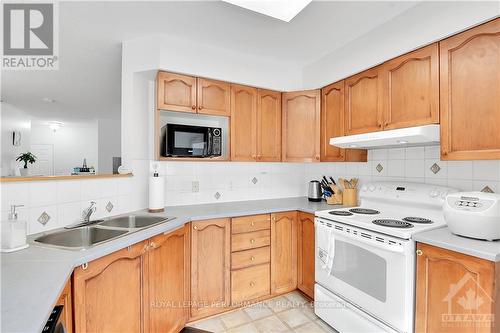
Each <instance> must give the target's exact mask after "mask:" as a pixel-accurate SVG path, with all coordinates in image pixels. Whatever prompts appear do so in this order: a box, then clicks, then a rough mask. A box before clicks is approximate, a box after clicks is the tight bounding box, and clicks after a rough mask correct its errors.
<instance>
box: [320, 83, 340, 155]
mask: <svg viewBox="0 0 500 333" xmlns="http://www.w3.org/2000/svg"><path fill="white" fill-rule="evenodd" d="M321 96H322V103H321V161H330V162H333V161H344V158H345V156H344V149H341V148H338V147H335V146H332V145H330V138H334V137H338V136H343V135H344V81H340V82H337V83H334V84H331V85H329V86H327V87H325V88H323V89H321Z"/></svg>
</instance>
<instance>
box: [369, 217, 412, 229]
mask: <svg viewBox="0 0 500 333" xmlns="http://www.w3.org/2000/svg"><path fill="white" fill-rule="evenodd" d="M372 223H373V224H376V225H381V226H383V227H390V228H402V229H405V228H413V224H411V223H408V222H403V221H399V220H390V219H382V220H373V221H372Z"/></svg>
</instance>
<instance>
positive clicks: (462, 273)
mask: <svg viewBox="0 0 500 333" xmlns="http://www.w3.org/2000/svg"><path fill="white" fill-rule="evenodd" d="M417 254H418V255H417V275H416V276H417V279H416V309H415V316H416V317H415V332H416V333H434V332H440V333H448V332H449V333H451V332H461V333H490V332H498V327H497V323H492V322H491V321H489V320H491V319H492V317H493V316H494V314H495V313H496V314H497V315H498V313H499V312H498V311H499V309H500V305H498V303H497V302H496V303H497V308H496V309H495V297H497V296H496V295H495V293H496V292H497V291H496V288H498V287H495V284H497V283H498V282H500V276H499V275H498V274H499V273H498V271H497V272H496V274H497V277H496V278H495V263H494V262H491V261H487V260H483V259H479V258H476V257H472V256H468V255H465V254H461V253H457V252H453V251H449V250H445V249H441V248H439V247H434V246H430V245H426V244H420V243H419V244H418V245H417ZM497 266H498V267H500V265H498V264H497ZM497 270H498V268H497ZM495 279H496V282H495ZM470 302H472V304H471V303H470ZM495 311H496V312H495ZM460 318H463V321H462V320H460ZM471 318H478V319H479V321H477V323H476V324H474V321H471V320H470V319H471ZM495 319H496V318H495ZM492 324H494V325H495V327H491V325H492Z"/></svg>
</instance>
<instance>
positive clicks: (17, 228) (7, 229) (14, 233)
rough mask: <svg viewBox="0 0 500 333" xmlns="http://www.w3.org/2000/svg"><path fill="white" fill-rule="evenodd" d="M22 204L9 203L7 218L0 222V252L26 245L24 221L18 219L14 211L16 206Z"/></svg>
mask: <svg viewBox="0 0 500 333" xmlns="http://www.w3.org/2000/svg"><path fill="white" fill-rule="evenodd" d="M22 206H23V205H11V206H10V214H9V219H8V220H7V221H2V223H1V225H2V228H1V235H2V237H1V240H0V241H1V243H0V252H14V251H18V250H21V249H25V248H27V247H28V243H27V242H26V231H27V228H26V227H27V225H26V221H25V220H19V219H18V215H17V212H16V208H17V207H22Z"/></svg>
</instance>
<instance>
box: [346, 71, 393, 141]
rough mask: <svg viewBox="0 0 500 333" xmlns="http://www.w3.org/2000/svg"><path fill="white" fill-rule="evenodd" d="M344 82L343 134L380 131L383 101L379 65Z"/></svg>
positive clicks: (381, 127)
mask: <svg viewBox="0 0 500 333" xmlns="http://www.w3.org/2000/svg"><path fill="white" fill-rule="evenodd" d="M344 82H345V95H344V103H345V109H344V115H345V117H344V122H345V131H344V132H345V135H352V134H360V133H367V132H375V131H381V130H382V129H383V125H382V117H383V110H384V105H385V101H384V89H383V82H384V80H383V78H382V73H381V68H380V66H379V67H376V68H373V69H369V70H366V71H364V72H361V73H359V74H357V75H354V76H351V77H349V78H347V79H345V80H344Z"/></svg>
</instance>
